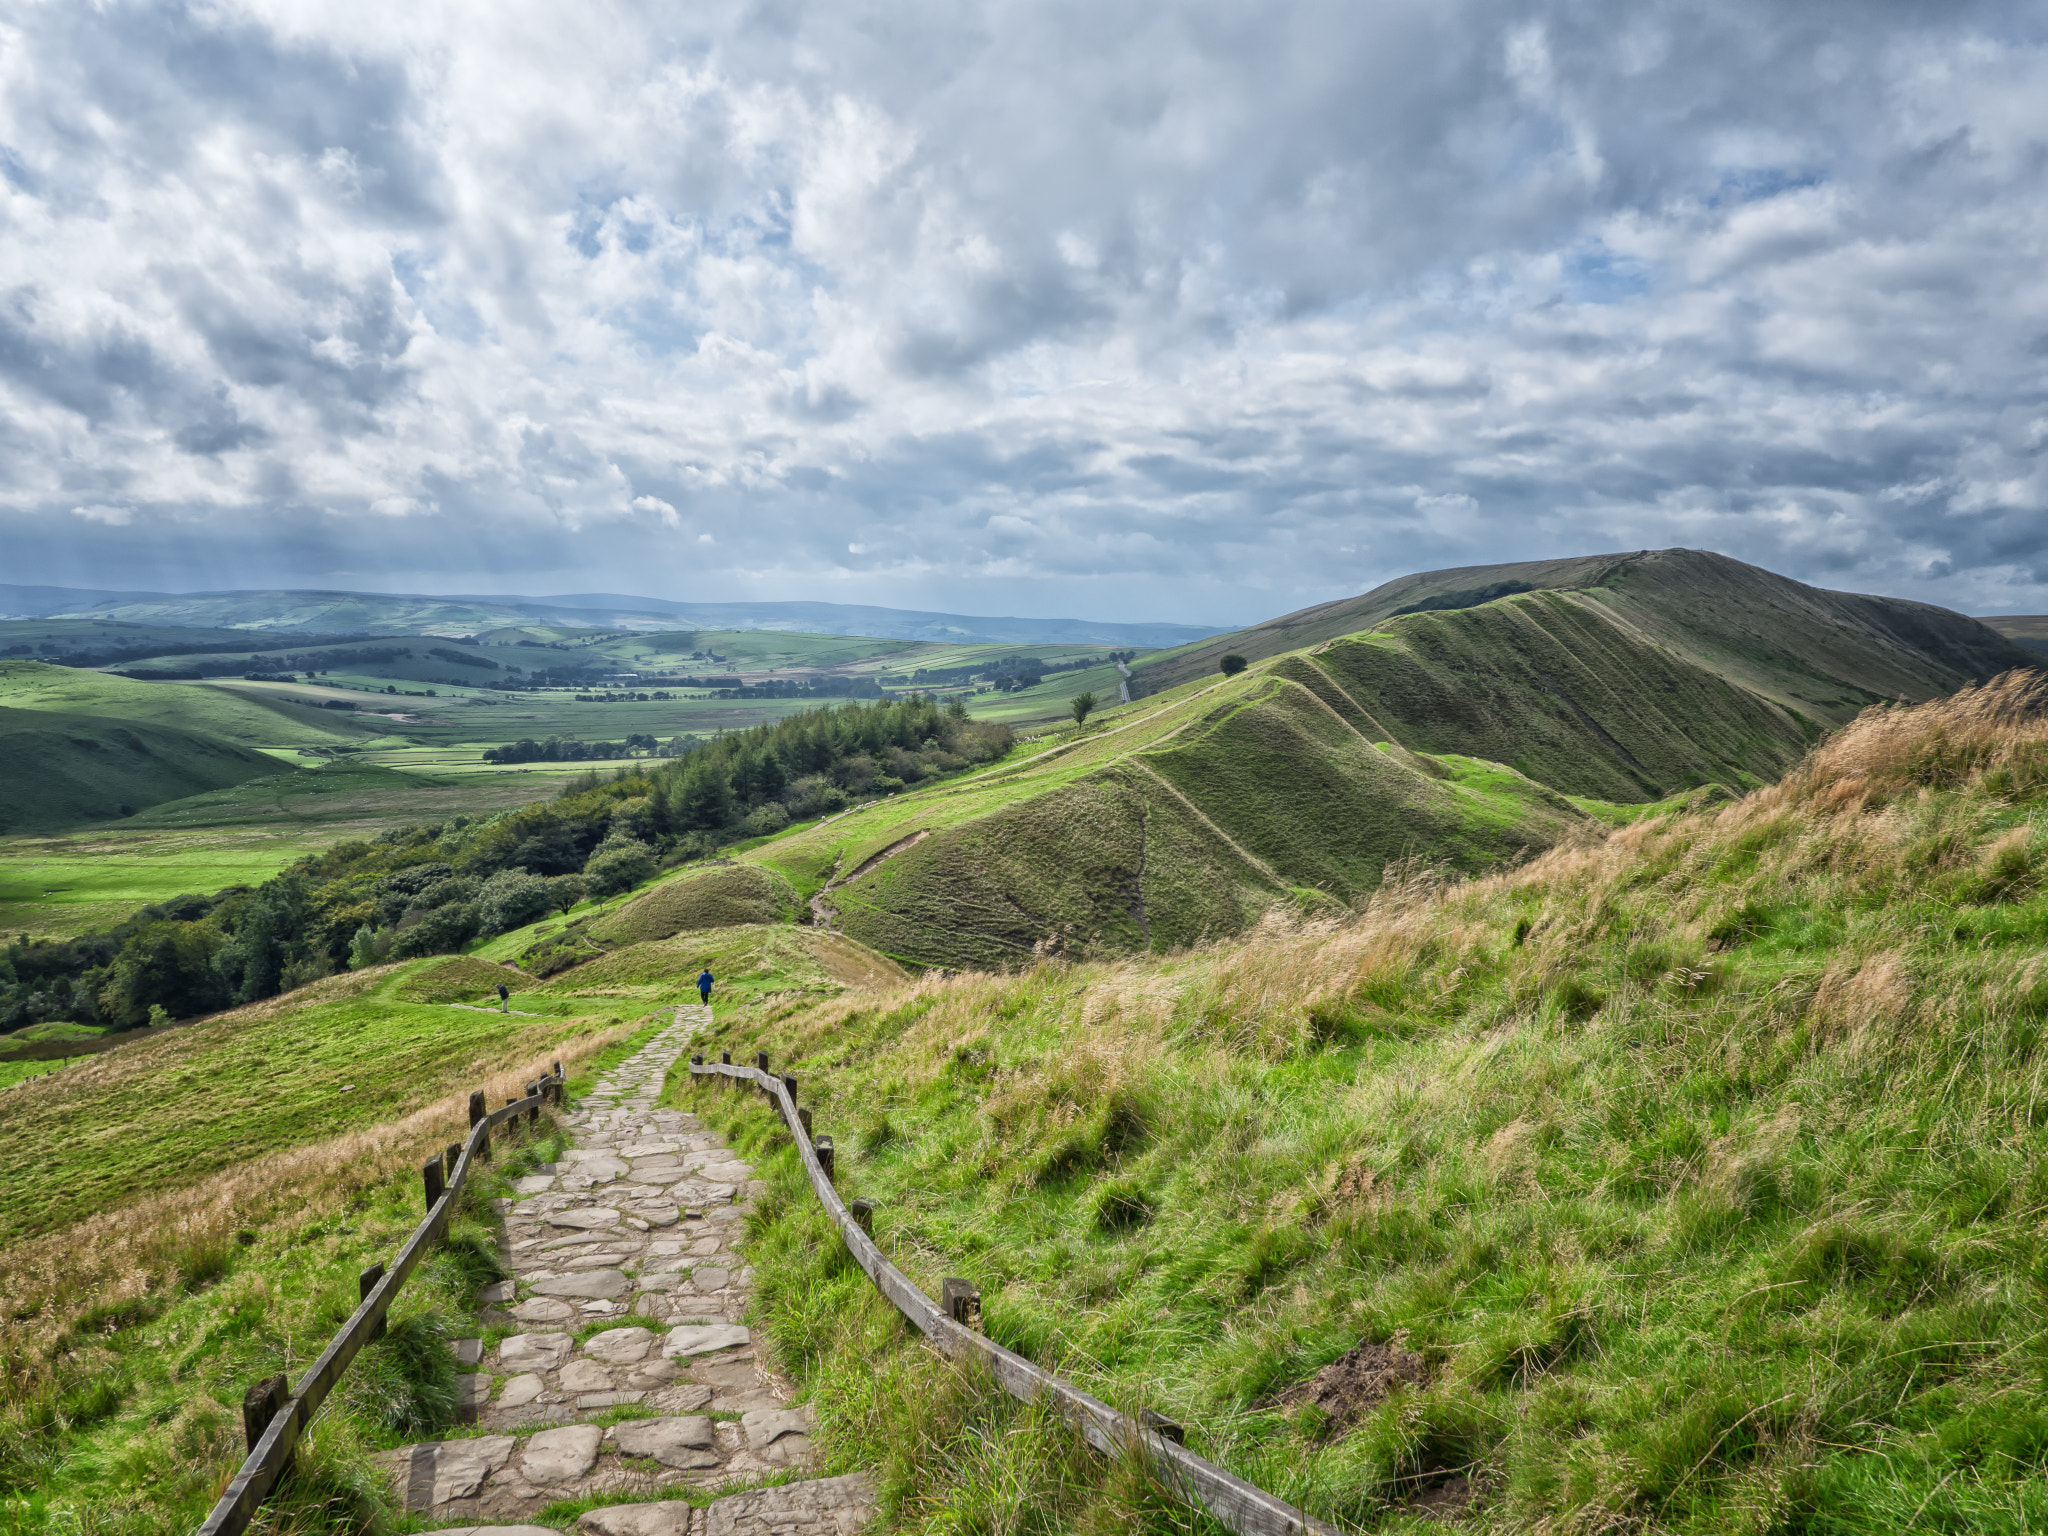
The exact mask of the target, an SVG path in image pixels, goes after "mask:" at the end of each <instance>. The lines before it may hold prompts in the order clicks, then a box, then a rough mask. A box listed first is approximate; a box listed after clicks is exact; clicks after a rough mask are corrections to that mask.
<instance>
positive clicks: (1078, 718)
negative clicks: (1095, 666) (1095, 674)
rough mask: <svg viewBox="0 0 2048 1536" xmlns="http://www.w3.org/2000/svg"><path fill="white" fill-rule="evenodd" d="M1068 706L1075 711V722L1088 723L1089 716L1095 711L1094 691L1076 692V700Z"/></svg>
mask: <svg viewBox="0 0 2048 1536" xmlns="http://www.w3.org/2000/svg"><path fill="white" fill-rule="evenodd" d="M1067 708H1069V709H1071V710H1072V711H1073V712H1074V724H1076V725H1086V724H1087V723H1088V717H1089V716H1090V715H1092V714H1094V713H1095V694H1094V692H1093V691H1092V690H1091V691H1090V692H1087V693H1077V694H1075V695H1074V702H1073V703H1071V704H1069V705H1068V706H1067Z"/></svg>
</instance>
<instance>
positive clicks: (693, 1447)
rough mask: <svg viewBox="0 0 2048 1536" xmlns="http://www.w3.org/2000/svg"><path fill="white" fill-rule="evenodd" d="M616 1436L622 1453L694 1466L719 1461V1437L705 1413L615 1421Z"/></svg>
mask: <svg viewBox="0 0 2048 1536" xmlns="http://www.w3.org/2000/svg"><path fill="white" fill-rule="evenodd" d="M612 1439H613V1440H614V1441H615V1442H616V1443H617V1445H618V1447H619V1450H620V1452H621V1453H622V1454H624V1455H627V1456H651V1457H653V1458H654V1459H655V1460H656V1461H658V1462H660V1463H661V1464H662V1465H663V1466H664V1467H676V1468H679V1469H683V1470H694V1469H696V1468H701V1467H715V1466H717V1465H718V1437H717V1436H716V1435H715V1434H713V1433H712V1429H711V1420H710V1419H708V1418H705V1417H703V1416H701V1415H691V1416H689V1417H686V1418H674V1419H640V1420H637V1421H635V1422H633V1423H630V1424H615V1425H613V1426H612Z"/></svg>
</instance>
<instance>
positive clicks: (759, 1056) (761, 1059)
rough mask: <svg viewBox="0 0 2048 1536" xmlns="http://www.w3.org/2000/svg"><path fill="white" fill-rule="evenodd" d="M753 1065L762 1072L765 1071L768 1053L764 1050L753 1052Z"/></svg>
mask: <svg viewBox="0 0 2048 1536" xmlns="http://www.w3.org/2000/svg"><path fill="white" fill-rule="evenodd" d="M754 1065H755V1066H757V1067H759V1068H760V1069H761V1070H762V1071H763V1072H766V1071H767V1070H768V1053H767V1052H766V1051H756V1052H754Z"/></svg>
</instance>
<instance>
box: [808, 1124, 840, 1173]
mask: <svg viewBox="0 0 2048 1536" xmlns="http://www.w3.org/2000/svg"><path fill="white" fill-rule="evenodd" d="M811 1150H812V1151H813V1152H815V1153H817V1154H818V1166H819V1167H820V1168H822V1169H824V1170H825V1177H826V1178H828V1179H830V1178H832V1138H831V1137H830V1136H820V1137H819V1138H818V1139H817V1141H816V1142H814V1143H813V1144H812V1146H811ZM833 1182H835V1183H836V1182H838V1181H837V1180H834V1181H833Z"/></svg>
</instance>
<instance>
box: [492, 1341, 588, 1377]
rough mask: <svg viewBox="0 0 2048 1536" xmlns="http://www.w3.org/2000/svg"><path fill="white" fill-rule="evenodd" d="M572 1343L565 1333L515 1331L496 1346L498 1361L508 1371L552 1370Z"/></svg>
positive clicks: (567, 1351) (567, 1356)
mask: <svg viewBox="0 0 2048 1536" xmlns="http://www.w3.org/2000/svg"><path fill="white" fill-rule="evenodd" d="M574 1344H575V1341H574V1340H573V1339H571V1338H570V1337H569V1335H568V1334H566V1333H515V1334H513V1335H512V1337H511V1338H509V1339H507V1340H505V1341H504V1343H502V1344H500V1345H499V1346H498V1363H499V1364H500V1365H502V1366H503V1367H504V1368H505V1369H506V1370H508V1371H552V1370H556V1369H558V1368H559V1367H560V1366H561V1363H562V1362H563V1361H564V1360H566V1359H568V1358H569V1351H570V1349H571V1348H572V1347H574Z"/></svg>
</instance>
